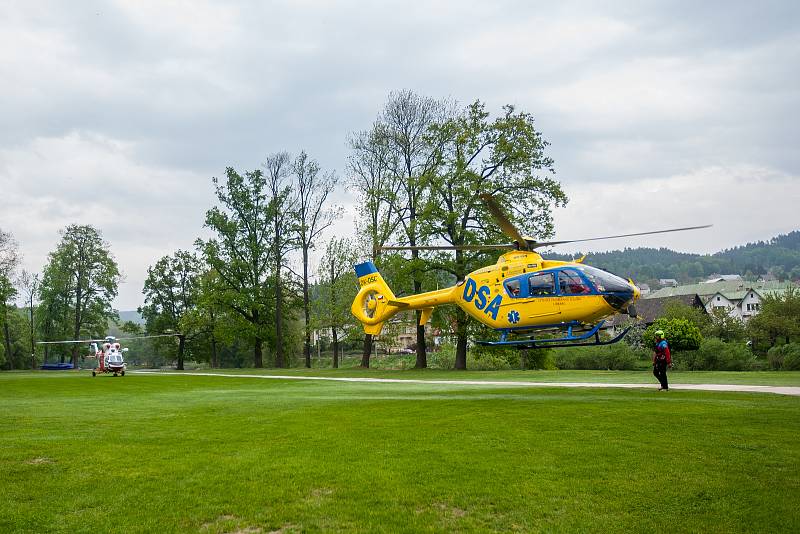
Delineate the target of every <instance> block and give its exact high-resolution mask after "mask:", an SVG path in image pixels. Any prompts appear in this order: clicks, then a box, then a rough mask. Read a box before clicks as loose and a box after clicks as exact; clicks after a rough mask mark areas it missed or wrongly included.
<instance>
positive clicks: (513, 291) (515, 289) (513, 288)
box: [506, 280, 520, 297]
mask: <svg viewBox="0 0 800 534" xmlns="http://www.w3.org/2000/svg"><path fill="white" fill-rule="evenodd" d="M519 287H520V284H519V280H509V281H508V282H506V291H508V294H509V296H511V297H518V296H519Z"/></svg>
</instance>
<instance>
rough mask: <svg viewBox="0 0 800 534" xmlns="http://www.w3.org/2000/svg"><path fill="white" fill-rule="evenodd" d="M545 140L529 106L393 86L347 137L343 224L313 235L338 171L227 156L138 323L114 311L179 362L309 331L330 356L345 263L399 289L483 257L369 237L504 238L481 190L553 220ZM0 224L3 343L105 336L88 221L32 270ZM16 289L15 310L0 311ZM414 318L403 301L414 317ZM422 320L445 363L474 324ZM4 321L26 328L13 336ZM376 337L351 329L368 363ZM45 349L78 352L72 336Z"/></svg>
mask: <svg viewBox="0 0 800 534" xmlns="http://www.w3.org/2000/svg"><path fill="white" fill-rule="evenodd" d="M547 146H548V143H547V142H546V141H545V140H544V138H543V137H542V135H541V133H540V132H538V131H537V130H536V128H535V125H534V119H533V117H532V116H531V115H530V114H528V113H525V112H521V111H518V110H516V109H515V108H514V107H513V106H505V107H503V108H502V110H501V112H500V113H499V115H498V116H496V117H491V116H490V114H489V112H488V111H487V110H486V108H485V105H484V104H483V103H482V102H480V101H476V102H473V103H472V104H470V105H468V106H466V107H463V108H460V107H459V106H458V105H457V104H456V103H454V102H452V101H449V100H439V99H434V98H430V97H425V96H421V95H417V94H415V93H413V92H411V91H400V92H394V93H391V94H390V95H389V96H388V99H387V101H386V103H385V105H384V107H383V109H382V110H381V111H380V112H379V113H378V114H377V117H376V119H375V120H374V122H373V123H372V125H371V126H370V127H369V128H367V129H364V130H363V131H358V132H355V133H353V134H352V135H351V136H350V138H349V147H350V155H349V158H348V164H347V169H346V174H347V180H346V187H347V188H348V189H349V191H350V192H351V193H353V195H354V197H355V198H356V207H357V212H358V213H357V220H356V228H355V231H356V232H355V236H353V238H352V239H349V238H345V237H342V236H335V237H333V238H331V239H329V240H328V241H327V243H323V242H322V241H321V240H322V237H323V235H324V234H325V232H326V230H328V229H329V228H330V226H331V225H332V224H333V222H334V221H335V220H336V219H337V218H338V217H339V216H340V215H341V212H342V210H341V208H339V207H337V206H334V205H333V204H332V202H331V195H332V193H333V192H334V190H335V188H336V186H337V184H338V183H339V179H338V176H337V175H336V174H335V173H333V172H329V171H325V170H323V169H322V168H321V167H320V165H319V164H318V163H317V162H316V161H315V160H314V159H313V158H311V157H310V156H309V155H308V154H306V153H305V152H300V154H299V155H297V156H292V155H290V154H289V153H287V152H276V153H273V154H270V155H269V156H267V157H266V158H265V160H264V162H263V164H262V165H261V166H260V168H258V169H254V170H248V171H244V172H240V171H237V170H236V169H234V168H227V169H226V171H225V174H224V176H222V177H219V178H216V177H215V178H213V180H212V182H213V186H214V190H215V193H216V203H215V205H214V206H212V207H211V208H210V209H209V210H208V211H207V212H206V217H205V227H206V228H207V229H208V230H209V233H210V236H209V237H208V238H205V239H197V240H196V241H195V243H194V245H195V249H194V250H193V251H185V250H178V251H175V252H174V253H173V254H170V255H167V256H164V257H163V258H160V259H158V260H157V261H156V262H155V263H154V264H153V265H152V266H150V268H149V269H148V273H147V278H146V280H145V284H144V288H143V294H144V304H143V305H142V306H141V307H140V309H139V312H140V313H141V315H142V316H143V318H144V321H145V329H144V330H142V329H141V328H138V327H137V325H134V324H126V325H124V328H123V331H125V332H130V333H138V332H143V331H146V332H147V333H150V334H160V333H174V334H175V337H174V338H169V337H166V338H160V339H157V340H153V341H151V342H149V345H148V346H149V347H150V348H151V349H152V350H154V351H156V352H160V353H170V354H173V355H174V360H175V361H177V365H178V368H183V365H184V361H185V360H186V359H187V358H189V359H193V360H208V361H210V362H211V364H212V365H214V366H216V365H219V364H220V362H221V360H226V358H230V355H231V351H232V350H233V351H234V352H237V353H240V352H241V351H242V350H243V346H244V344H247V345H249V349H248V350H249V351H250V354H251V355H252V357H251V359H250V364H251V365H253V366H255V367H262V366H264V365H273V366H276V367H284V366H287V365H290V364H292V363H294V362H296V361H297V355H298V354H302V361H303V364H304V365H306V366H308V367H310V366H311V353H312V341H313V340H312V337H313V336H314V334H315V332H316V333H317V334H320V335H325V336H326V337H329V338H330V340H331V343H332V345H333V348H334V354H336V355H337V357H338V354H339V345H340V343H341V342H342V340H343V339H345V338H350V339H352V337H353V336H356V335H361V334H358V332H360V328H359V327H358V325H355V324H354V320H353V318H352V316H351V315H350V313H349V307H350V302H351V301H352V299H353V297H354V295H355V291H356V280H355V276H354V274H353V272H352V265H353V263H355V262H357V261H360V260H364V259H371V260H372V261H374V262H375V263H376V264H377V266H378V267H379V268H380V269H381V270H382V271H384V272H385V276H386V278H387V280H389V281H390V283H391V284H392V286H393V289H394V291H395V292H396V293H397V294H399V295H403V294H410V293H418V292H421V291H425V290H429V289H435V288H437V287H439V286H446V285H451V284H453V283H455V282H456V281H457V280H459V279H462V278H463V277H464V276H465V275H466V274H468V273H469V272H470V271H472V270H474V269H475V268H478V267H480V266H483V265H485V264H487V263H490V262H493V261H495V260H496V258H495V257H494V255H491V254H486V253H481V252H472V251H470V252H466V251H457V252H455V253H425V252H421V251H418V250H413V251H411V252H409V253H408V254H405V253H402V252H400V253H398V252H393V253H388V252H386V251H382V247H384V246H387V245H403V246H405V245H407V246H412V247H413V246H424V245H430V244H437V243H439V244H441V243H447V244H452V245H474V244H480V243H485V242H497V241H505V240H506V239H505V237H504V236H502V235H501V233H500V231H499V229H498V228H496V227H495V225H494V222H493V220H492V218H491V215H490V213H489V212H488V211H487V209H486V207H485V206H484V205H483V203H482V202H481V200H480V195H481V194H484V193H489V194H492V195H494V196H495V197H497V198H498V199H499V200H500V201H501V202H503V203H504V204H505V205H506V206H508V207H510V208H511V210H512V211H511V214H510V215H511V219H512V220H513V222H514V223H515V224H516V225H517V226H518V227H519V228H521V229H522V230H523V231H524V232H525V233H526V234H527V235H529V236H531V237H534V238H548V237H551V236H552V235H553V230H554V228H553V220H552V215H551V214H552V208H553V207H555V206H563V205H564V204H565V203H566V202H567V197H566V195H565V194H564V192H563V191H562V189H561V187H560V185H559V183H558V182H557V181H556V180H555V179H554V178H553V175H554V164H553V160H552V158H550V157H549V156H548V155H547ZM0 235H2V236H5V237H4V238H3V240H0V253H1V254H2V256H0V304H2V308H1V309H0V318H2V319H0V320H2V321H3V325H5V326H4V328H5V330H6V331H7V333H6V334H4V349H3V350H4V353H7V354H11V353H14V351H15V348H14V347H12V346H11V345H12V344H13V340H15V339H23V338H29V341H30V342H31V344H32V343H33V341H34V338H36V339H37V340H56V339H78V338H82V337H98V336H102V335H104V334H105V333H106V331H107V329H108V324H109V321H112V320H116V319H118V317H117V316H116V313H115V311H114V310H113V308H112V306H111V302H112V300H113V299H114V297H115V296H116V294H117V285H118V283H119V280H120V276H121V275H120V271H119V268H118V266H117V264H116V262H115V260H114V257H113V255H112V254H111V251H110V246H109V244H108V243H106V242H104V241H103V238H102V235H101V234H100V232H99V231H98V230H97V229H96V228H93V227H92V226H78V225H72V226H69V227H68V228H66V229H64V230H63V231H62V233H61V237H62V239H61V242H60V243H59V245H58V246H57V248H56V250H54V251H53V252H52V253H51V254H50V256H49V259H48V263H47V265H46V266H45V269H44V271H43V273H42V274H41V276H40V277H39V276H31V275H29V274H26V277H25V278H24V281H23V277H17V278H19V283H17V284H14V283H13V280H14V279H15V276H14V275H12V271H14V270H15V269H16V268H17V265H18V254H17V252H16V250H17V248H16V244H15V243H14V241H13V239H12V238H11V236H10V235H7V234H0ZM315 251H316V254H318V256H316V261H314V262H313V263H316V264H317V272H316V273H313V272H312V259H314V258H315V256H314V254H315ZM3 258H5V259H3ZM3 262H5V263H3ZM315 274H316V276H315ZM4 281H5V282H4ZM18 288H19V289H20V291H21V293H19V294H18V291H17V289H18ZM20 295H22V296H24V298H25V299H26V302H27V304H26V306H27V307H28V308H29V312H30V313H28V314H27V315H28V316H29V318H28V319H27V320H21V319H20V318H23V314H20V313H17V314H9V313H8V310H9V309H10V307H11V306H12V305H11V304H10V303H11V302H13V301H14V300H15V299H17V298H18V297H19V296H20ZM35 301H38V303H36V302H35ZM11 315H14V317H16V318H15V319H11V318H10V316H11ZM419 318H420V312H416V322H417V324H418V322H419ZM18 319H20V320H21V323H20V324H19V325H16V326H15V321H17V320H18ZM26 321H27V322H28V323H29V324H23V323H25V322H26ZM18 322H19V321H18ZM433 325H434V327H435V329H436V330H438V331H440V332H441V333H442V334H443V335H446V336H452V337H453V338H454V340H455V345H456V349H457V350H456V359H455V366H456V367H457V368H462V369H463V368H465V367H466V361H467V359H466V356H467V347H468V338H469V336H470V335H472V334H474V333H475V332H476V331H477V330H476V329H478V328H479V327H478V326H477V325H474V324H472V323H470V322H469V321H468V320H467V316H466V315H465V314H464V313H463V312H462V311H461V310H460V309H455V308H453V309H441V310H437V312H436V314H435V315H434V318H433ZM12 329H16V330H19V331H22V330H27V331H28V334H27V335H26V336H22V335H20V336H17V337H15V336H14V335H12V333H11V330H12ZM430 337H431V336H430V332H429V331H426V327H425V325H418V326H417V327H416V343H415V344H414V347H415V350H416V366H417V367H426V366H427V353H428V349H429V343H430ZM373 344H374V343H373V339H372V338H371V336H369V335H366V336H364V337H363V343H362V347H363V351H362V360H361V363H362V365H363V366H365V367H368V366H369V365H370V357H371V355H372V353H373ZM30 346H32V345H30ZM22 350H23V352H27V351H28V348H27V347H24V348H23V349H22ZM48 350H49V351H50V352H52V353H54V354H55V355H56V356H58V357H60V358H62V359H64V358H67V357H69V358H70V359H71V360H72V361H73V362H76V363H77V358H78V352H79V350H80V348H79V347H78V346H77V345H76V346H73V347H71V348H70V349H69V350H66V349H64V348H61V347H57V346H53V348H50V349H48ZM18 352H19V351H18ZM31 352H33V351H32V350H31ZM6 361H11V360H9V359H8V358H6ZM226 361H227V360H226ZM337 363H338V362H337V361H336V360H334V365H336V364H337ZM10 365H15V364H10Z"/></svg>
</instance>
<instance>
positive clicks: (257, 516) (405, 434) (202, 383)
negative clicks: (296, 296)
mask: <svg viewBox="0 0 800 534" xmlns="http://www.w3.org/2000/svg"><path fill="white" fill-rule="evenodd" d="M296 372H298V373H302V372H308V371H303V370H297V371H296ZM314 372H317V373H319V372H321V371H314ZM338 372H339V373H346V372H347V371H346V370H339V371H338ZM350 372H351V373H353V372H354V371H350ZM361 372H362V373H366V372H367V371H361ZM371 372H372V373H379V371H371ZM387 373H389V372H387ZM394 373H395V374H396V375H397V374H406V373H410V374H412V375H413V376H417V375H424V374H425V373H426V371H400V372H398V371H395V372H394ZM427 373H433V374H440V373H444V372H443V371H427ZM513 373H522V372H520V371H515V372H513ZM524 373H525V374H528V375H530V374H535V373H544V374H548V373H567V374H568V375H571V374H579V373H589V372H588V371H554V372H550V371H541V372H536V371H526V372H524ZM604 373H605V372H604ZM625 373H626V372H624V371H617V372H615V373H612V374H615V375H620V374H625ZM447 374H454V373H452V372H449V371H448V372H447ZM455 374H457V373H455ZM464 374H467V373H464ZM740 374H741V373H740ZM754 374H755V373H754ZM770 374H771V375H772V376H781V375H785V374H790V373H785V374H784V373H780V374H779V373H770ZM472 375H473V376H476V377H481V376H484V377H486V378H487V379H494V378H495V377H497V376H503V375H504V373H503V372H499V373H498V372H494V373H491V374H488V373H481V372H472ZM615 380H618V378H615ZM0 403H2V406H3V412H2V415H1V416H0V531H1V532H65V533H66V532H127V533H137V532H160V533H164V534H166V533H172V532H209V533H221V532H249V533H256V532H261V533H267V532H283V533H290V532H319V531H329V532H337V531H338V532H342V531H346V532H451V531H458V532H531V531H567V532H620V531H625V532H630V531H636V532H663V531H670V532H797V531H798V530H800V508H798V507H797V498H796V497H797V494H798V488H800V471H798V469H797V466H798V465H800V443H798V440H797V435H798V433H799V432H800V398H797V397H787V396H779V395H767V394H753V393H719V392H698V391H691V392H690V391H674V392H670V393H669V394H668V395H664V394H661V393H659V392H657V391H655V389H635V390H615V389H603V390H586V389H583V390H581V389H563V388H562V389H555V388H547V387H544V388H521V387H510V386H496V385H481V386H464V385H456V384H452V385H449V384H433V383H427V384H419V383H405V384H404V383H399V384H398V383H363V382H362V383H342V382H318V381H314V382H312V381H307V380H302V381H297V380H294V381H288V380H265V379H255V378H246V377H219V376H187V375H180V374H172V375H167V376H152V375H146V374H136V373H128V374H127V375H126V376H125V377H124V378H111V377H98V378H92V377H91V376H89V375H88V373H87V372H83V373H76V372H68V373H62V374H45V373H4V374H0Z"/></svg>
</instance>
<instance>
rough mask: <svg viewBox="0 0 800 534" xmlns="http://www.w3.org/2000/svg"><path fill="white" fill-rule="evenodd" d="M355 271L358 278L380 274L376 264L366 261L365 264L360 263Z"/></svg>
mask: <svg viewBox="0 0 800 534" xmlns="http://www.w3.org/2000/svg"><path fill="white" fill-rule="evenodd" d="M355 270H356V276H357V277H358V278H361V277H362V276H367V275H368V274H372V273H377V272H378V268H377V267H375V264H374V263H372V262H371V261H365V262H364V263H359V264H358V265H356V266H355Z"/></svg>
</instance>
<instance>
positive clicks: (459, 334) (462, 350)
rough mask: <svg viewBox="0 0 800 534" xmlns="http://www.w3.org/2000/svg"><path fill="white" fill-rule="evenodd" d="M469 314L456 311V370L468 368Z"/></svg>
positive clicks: (459, 310)
mask: <svg viewBox="0 0 800 534" xmlns="http://www.w3.org/2000/svg"><path fill="white" fill-rule="evenodd" d="M467 320H468V319H467V314H466V313H464V311H463V310H461V309H460V308H459V309H458V310H457V311H456V369H466V368H467Z"/></svg>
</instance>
